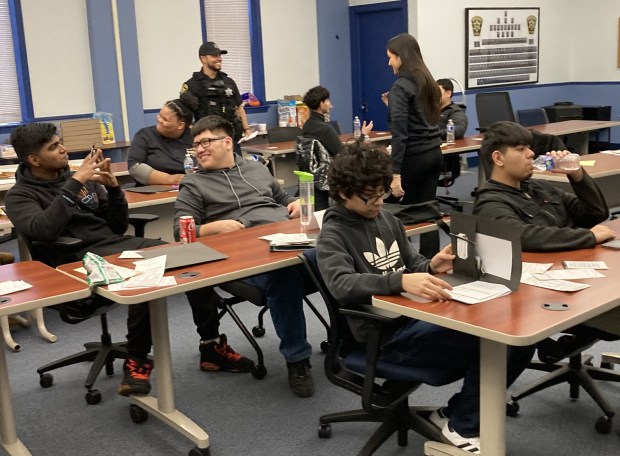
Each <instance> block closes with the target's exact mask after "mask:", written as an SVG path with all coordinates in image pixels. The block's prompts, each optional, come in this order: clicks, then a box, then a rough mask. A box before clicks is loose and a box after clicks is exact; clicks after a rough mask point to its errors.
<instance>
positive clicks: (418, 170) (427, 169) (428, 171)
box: [401, 147, 443, 258]
mask: <svg viewBox="0 0 620 456" xmlns="http://www.w3.org/2000/svg"><path fill="white" fill-rule="evenodd" d="M442 165H443V156H442V154H441V149H440V148H439V147H438V148H436V149H432V150H429V151H428V152H423V153H421V154H415V153H413V152H410V151H409V150H407V151H405V158H404V160H403V164H402V167H401V184H402V186H403V190H404V191H405V196H404V197H403V199H402V201H401V203H402V204H415V203H423V202H425V201H431V200H434V199H435V195H436V194H437V182H438V180H439V174H440V173H441V168H442ZM437 252H439V231H433V232H431V233H424V234H422V235H420V253H421V254H422V255H424V256H425V257H426V258H432V257H433V256H434V255H435V254H436V253H437Z"/></svg>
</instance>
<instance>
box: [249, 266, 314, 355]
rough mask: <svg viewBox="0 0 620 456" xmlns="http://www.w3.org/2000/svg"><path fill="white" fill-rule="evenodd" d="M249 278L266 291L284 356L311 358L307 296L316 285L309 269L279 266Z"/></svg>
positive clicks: (252, 282) (250, 282) (252, 283)
mask: <svg viewBox="0 0 620 456" xmlns="http://www.w3.org/2000/svg"><path fill="white" fill-rule="evenodd" d="M245 282H247V283H249V284H251V285H254V286H256V287H259V288H262V289H263V290H264V291H265V294H266V298H267V307H268V308H269V312H270V313H271V319H272V320H273V326H274V327H275V329H276V333H277V334H278V337H279V338H280V353H282V356H284V359H285V360H286V361H287V362H288V363H296V362H298V361H302V360H304V359H307V358H310V355H311V354H312V347H311V346H310V344H309V343H308V341H307V340H306V319H305V316H304V309H303V298H304V296H305V295H306V294H307V293H309V292H311V291H312V290H313V288H312V287H313V285H312V283H311V280H310V277H309V276H308V274H307V273H306V271H305V269H304V268H303V267H302V266H293V267H289V268H284V269H278V270H275V271H272V272H268V273H266V274H261V275H257V276H254V277H250V278H248V279H245Z"/></svg>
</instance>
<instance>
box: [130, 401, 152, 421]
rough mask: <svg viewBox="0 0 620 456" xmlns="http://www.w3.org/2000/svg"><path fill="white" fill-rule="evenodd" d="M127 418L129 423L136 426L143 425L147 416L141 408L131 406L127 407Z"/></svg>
mask: <svg viewBox="0 0 620 456" xmlns="http://www.w3.org/2000/svg"><path fill="white" fill-rule="evenodd" d="M129 416H131V421H133V422H134V423H136V424H140V423H144V422H145V421H146V420H147V418H148V417H149V414H148V412H147V411H146V410H144V409H143V408H140V407H138V406H137V405H135V404H131V405H130V406H129Z"/></svg>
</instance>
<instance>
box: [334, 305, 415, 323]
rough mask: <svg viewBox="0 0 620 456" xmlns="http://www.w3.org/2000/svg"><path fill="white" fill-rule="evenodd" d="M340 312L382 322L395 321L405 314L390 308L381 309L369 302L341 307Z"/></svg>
mask: <svg viewBox="0 0 620 456" xmlns="http://www.w3.org/2000/svg"><path fill="white" fill-rule="evenodd" d="M338 312H339V313H341V314H342V315H350V316H352V317H358V318H364V319H366V320H376V321H379V322H382V323H393V322H395V321H396V320H399V319H402V318H403V316H402V315H400V314H397V313H395V312H390V311H389V310H384V309H379V308H378V307H374V306H371V305H369V304H356V305H354V306H347V307H341V308H340V309H338Z"/></svg>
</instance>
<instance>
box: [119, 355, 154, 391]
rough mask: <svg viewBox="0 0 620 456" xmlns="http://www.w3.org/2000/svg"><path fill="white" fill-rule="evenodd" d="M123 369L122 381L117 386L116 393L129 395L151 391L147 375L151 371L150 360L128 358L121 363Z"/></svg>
mask: <svg viewBox="0 0 620 456" xmlns="http://www.w3.org/2000/svg"><path fill="white" fill-rule="evenodd" d="M123 371H124V375H123V382H122V383H121V384H120V386H119V387H118V394H120V395H121V396H129V395H131V394H149V393H150V392H151V383H150V382H149V375H151V372H152V371H153V363H152V362H151V361H148V360H137V359H134V358H128V359H126V360H125V364H123Z"/></svg>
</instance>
